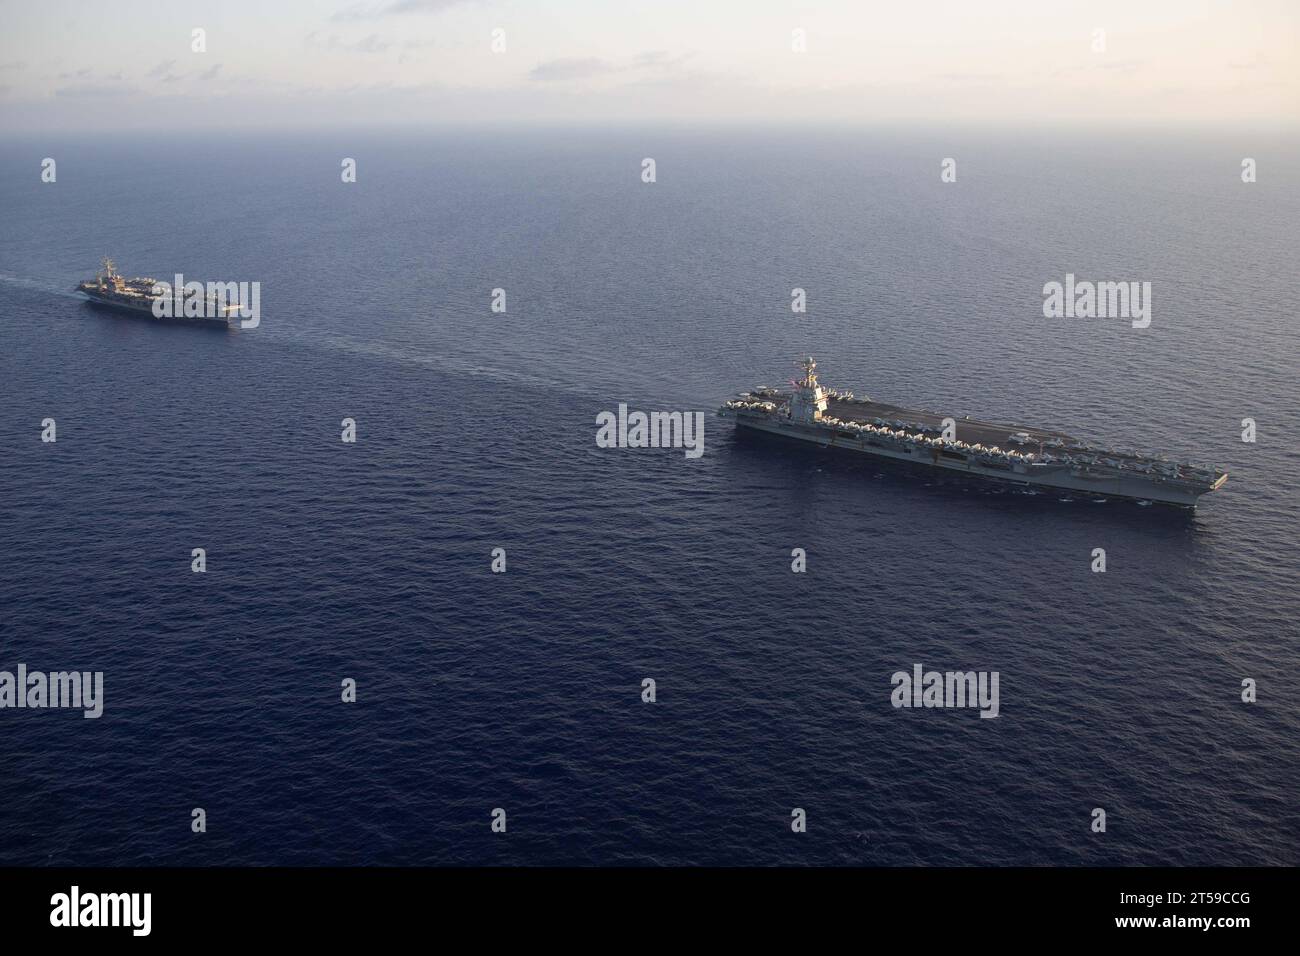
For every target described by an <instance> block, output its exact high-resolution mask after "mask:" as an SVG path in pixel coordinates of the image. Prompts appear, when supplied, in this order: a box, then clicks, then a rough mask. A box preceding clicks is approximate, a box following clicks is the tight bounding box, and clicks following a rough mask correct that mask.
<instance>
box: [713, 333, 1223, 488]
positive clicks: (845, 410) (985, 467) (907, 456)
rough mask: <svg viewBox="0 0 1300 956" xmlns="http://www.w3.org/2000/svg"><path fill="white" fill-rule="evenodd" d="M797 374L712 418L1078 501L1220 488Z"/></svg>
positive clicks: (1139, 458) (1207, 476)
mask: <svg viewBox="0 0 1300 956" xmlns="http://www.w3.org/2000/svg"><path fill="white" fill-rule="evenodd" d="M797 364H798V365H799V368H800V370H801V371H802V373H803V374H802V377H801V378H799V379H798V380H797V381H792V382H791V383H790V385H791V386H792V387H791V388H790V389H776V388H767V387H760V388H756V389H754V390H752V391H749V392H744V393H742V394H741V395H740V396H738V397H737V398H734V399H732V400H731V401H729V402H727V403H726V404H725V405H723V406H722V408H720V409H718V415H719V416H721V417H722V418H727V419H731V420H733V421H734V422H735V423H736V427H737V428H746V429H752V430H754V431H757V432H766V433H770V434H774V435H781V436H784V437H786V438H792V439H796V440H799V441H806V442H810V443H812V444H815V445H819V446H822V447H834V448H843V449H847V450H849V451H856V452H862V453H865V454H868V455H875V456H878V457H880V458H891V459H895V460H898V461H904V462H912V463H914V464H919V465H922V466H928V467H933V468H941V469H944V470H945V471H950V472H956V473H959V474H962V475H967V476H971V477H975V478H984V479H994V480H999V481H1003V482H1011V483H1013V484H1018V485H1024V486H1029V487H1034V488H1042V489H1052V490H1056V491H1061V492H1073V493H1078V494H1080V495H1083V496H1087V497H1096V498H1102V497H1106V498H1130V499H1135V500H1137V501H1139V502H1159V503H1162V504H1170V505H1178V506H1181V507H1186V508H1193V507H1195V506H1196V500H1197V499H1198V498H1199V497H1200V496H1201V495H1203V494H1205V493H1206V492H1208V491H1215V490H1217V489H1219V488H1221V487H1222V486H1223V483H1224V482H1225V481H1227V480H1228V475H1227V473H1226V472H1224V471H1222V470H1221V469H1219V468H1212V467H1208V466H1201V465H1192V464H1187V463H1182V462H1173V461H1169V460H1167V459H1165V458H1163V457H1150V456H1145V455H1140V454H1138V453H1136V452H1120V451H1113V450H1109V449H1104V448H1097V447H1094V446H1093V445H1090V444H1087V443H1085V442H1082V441H1078V440H1076V439H1074V438H1071V437H1070V436H1069V435H1065V434H1062V433H1060V432H1053V431H1045V430H1043V429H1040V428H1030V427H1027V426H1024V425H999V424H995V423H992V422H982V421H974V420H972V419H970V418H969V417H961V418H955V417H950V416H945V415H941V414H939V413H937V412H929V411H922V410H917V409H911V408H903V407H900V406H898V405H885V404H882V403H880V402H875V401H872V400H871V399H869V398H861V397H854V395H853V393H852V392H840V391H836V390H834V389H828V388H825V387H823V386H822V385H821V384H819V383H818V381H817V363H816V362H814V361H813V360H812V359H811V358H809V359H807V360H806V361H803V362H800V363H797ZM945 423H946V424H947V426H948V427H947V428H946V429H945Z"/></svg>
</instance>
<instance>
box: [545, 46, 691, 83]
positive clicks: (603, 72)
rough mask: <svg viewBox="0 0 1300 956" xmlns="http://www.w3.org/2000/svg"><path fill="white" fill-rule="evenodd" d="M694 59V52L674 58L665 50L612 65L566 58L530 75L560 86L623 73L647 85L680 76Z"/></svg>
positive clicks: (601, 61) (592, 57)
mask: <svg viewBox="0 0 1300 956" xmlns="http://www.w3.org/2000/svg"><path fill="white" fill-rule="evenodd" d="M690 58H691V54H690V53H679V54H677V55H676V56H673V55H671V54H669V53H666V52H664V51H663V50H650V51H648V52H646V53H638V54H637V55H636V56H634V57H632V58H631V59H630V60H626V61H624V62H622V63H611V62H610V61H609V60H602V59H601V58H600V57H595V56H589V57H563V58H560V59H557V60H546V61H545V62H543V63H539V64H537V66H535V67H533V68H532V69H531V70H530V71H529V73H528V76H529V78H530V79H533V80H537V81H539V82H542V83H556V82H566V81H568V80H587V79H591V78H593V77H597V76H608V75H609V74H611V73H622V74H632V76H631V79H632V81H633V82H644V81H645V80H646V79H648V78H651V77H655V78H659V77H663V76H665V75H668V74H674V73H677V72H678V70H679V69H680V68H681V66H682V65H683V64H685V63H686V61H687V60H689V59H690Z"/></svg>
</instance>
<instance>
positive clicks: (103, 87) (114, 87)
mask: <svg viewBox="0 0 1300 956" xmlns="http://www.w3.org/2000/svg"><path fill="white" fill-rule="evenodd" d="M136 92H137V90H136V89H135V87H133V86H127V85H126V84H124V83H116V82H112V81H109V82H104V83H76V84H73V85H72V86H61V87H59V88H58V89H57V90H55V91H54V95H55V96H65V97H67V96H73V97H111V96H134V95H135V93H136Z"/></svg>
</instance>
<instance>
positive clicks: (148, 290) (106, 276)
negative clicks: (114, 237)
mask: <svg viewBox="0 0 1300 956" xmlns="http://www.w3.org/2000/svg"><path fill="white" fill-rule="evenodd" d="M158 285H159V281H158V280H157V279H153V278H150V277H148V276H141V277H136V278H134V279H126V278H123V277H122V276H120V275H118V274H117V266H116V265H115V264H114V263H113V260H112V259H109V258H107V257H106V258H105V259H104V261H103V264H102V266H101V267H100V271H99V274H98V275H96V276H95V278H93V279H85V280H83V281H81V282H78V283H77V286H76V290H77V291H78V292H81V293H82V294H84V295H85V296H87V297H88V298H89V299H90V301H91V302H92V303H94V304H96V305H103V306H108V307H109V308H113V309H123V310H125V311H127V312H136V313H141V314H145V315H148V316H149V317H150V318H153V319H157V320H158V321H164V322H179V323H183V324H189V325H206V326H223V327H224V326H226V325H228V324H229V322H230V319H231V318H232V317H234V316H235V315H236V314H237V313H238V312H239V303H238V302H236V303H234V304H231V303H229V302H225V301H222V300H220V299H218V298H217V297H216V296H213V295H206V296H204V297H203V299H202V308H201V309H196V310H195V311H198V312H201V313H202V314H200V315H184V314H182V312H183V310H182V309H180V308H179V307H178V308H173V309H169V310H168V313H169V314H167V315H164V316H159V315H157V314H156V313H155V312H154V303H155V302H156V301H157V300H158V299H159V298H160V296H158V295H155V294H154V292H153V290H154V288H155V287H156V286H158ZM162 285H164V286H166V289H167V291H166V292H164V293H163V295H174V294H175V290H173V289H171V286H170V285H168V284H167V283H162ZM164 304H166V303H164Z"/></svg>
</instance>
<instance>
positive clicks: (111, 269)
mask: <svg viewBox="0 0 1300 956" xmlns="http://www.w3.org/2000/svg"><path fill="white" fill-rule="evenodd" d="M103 267H104V272H105V273H106V274H107V275H108V277H109V278H110V279H111V278H113V276H115V275H117V263H116V262H114V261H113V260H112V259H110V258H109V257H108V256H104V262H103Z"/></svg>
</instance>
